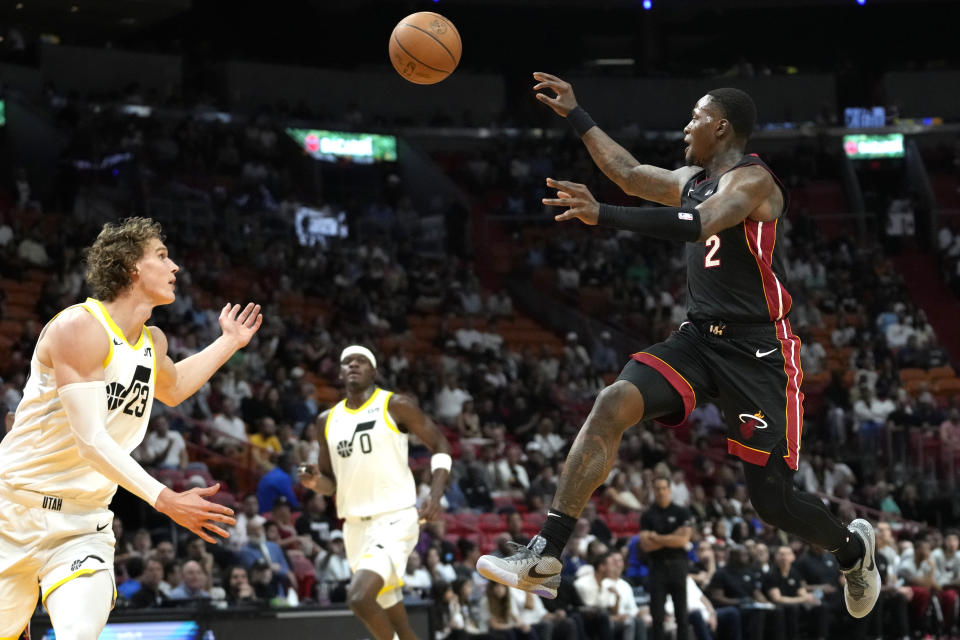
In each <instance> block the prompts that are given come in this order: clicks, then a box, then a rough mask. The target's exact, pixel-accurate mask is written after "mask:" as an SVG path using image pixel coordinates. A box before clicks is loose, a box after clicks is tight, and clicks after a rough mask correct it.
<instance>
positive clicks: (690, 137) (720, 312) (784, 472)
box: [477, 73, 880, 640]
mask: <svg viewBox="0 0 960 640" xmlns="http://www.w3.org/2000/svg"><path fill="white" fill-rule="evenodd" d="M533 77H534V79H536V80H537V82H538V84H536V85H535V86H534V90H535V91H538V92H539V91H542V90H550V91H552V92H554V93H555V94H556V95H554V96H551V95H549V94H547V93H537V99H539V100H540V101H541V102H543V103H545V104H547V105H548V106H550V107H551V108H552V109H553V110H554V111H556V112H557V113H558V114H559V115H561V116H563V117H565V118H567V120H568V122H570V124H571V125H572V126H573V128H574V129H575V130H576V131H577V133H578V134H579V135H580V137H581V139H582V140H583V143H584V144H585V145H586V147H587V150H588V151H589V152H590V155H591V156H592V157H593V159H594V162H596V164H597V166H598V167H600V169H601V170H602V171H603V172H604V173H605V174H606V175H607V177H609V178H610V179H611V180H613V181H614V182H615V183H617V185H618V186H619V187H620V188H621V189H623V191H624V192H626V193H628V194H630V195H634V196H637V197H640V198H643V199H644V200H650V201H654V202H659V203H661V204H663V205H666V206H664V207H642V208H640V207H616V206H610V205H605V204H599V203H598V202H597V201H596V200H595V199H594V197H593V196H592V195H591V193H590V191H589V190H588V189H587V188H586V187H585V186H584V185H582V184H577V183H573V182H565V181H559V180H553V179H551V178H548V179H547V185H548V186H549V187H552V188H555V189H557V191H558V193H557V197H556V198H545V199H544V200H543V202H544V204H547V205H549V206H556V207H566V208H567V210H566V211H564V212H562V213H560V214H559V215H557V216H556V220H558V221H566V220H574V219H578V220H580V221H581V222H583V223H585V224H588V225H598V224H599V225H601V226H607V227H613V228H618V229H629V230H633V231H636V232H638V233H641V234H644V235H648V236H652V237H656V238H662V239H664V240H674V241H685V242H686V243H687V244H686V249H687V251H686V253H687V298H688V317H689V320H688V321H687V322H684V323H683V324H682V325H681V326H680V327H679V328H678V330H677V331H676V332H674V333H673V335H671V336H670V337H669V338H668V339H667V340H665V341H664V342H661V343H659V344H656V345H653V346H651V347H649V348H648V349H645V350H644V351H641V352H638V353H635V354H634V355H633V356H632V358H631V360H630V361H629V362H628V363H627V365H626V366H625V367H624V369H623V372H622V373H621V374H620V377H619V379H618V380H616V381H615V382H614V383H613V384H611V385H610V386H608V387H607V388H606V389H604V390H603V391H602V392H601V393H600V395H599V396H598V397H597V400H596V402H595V403H594V406H593V409H592V411H591V412H590V415H589V416H588V417H587V420H586V422H585V423H584V425H583V428H582V429H581V430H580V433H579V435H578V436H577V438H576V440H575V441H574V443H573V446H572V447H571V449H570V453H569V455H568V457H567V464H566V465H565V466H564V471H563V473H562V474H561V476H560V481H559V486H558V489H557V493H556V496H555V498H554V501H553V505H552V508H551V509H550V511H549V513H548V517H547V520H546V522H545V524H544V527H543V529H542V530H541V532H540V534H539V535H537V536H535V537H534V538H533V540H531V542H530V544H529V545H528V546H527V547H519V548H518V549H517V553H516V554H515V555H513V556H510V557H508V558H496V557H493V556H483V557H482V558H481V559H480V561H479V562H478V564H477V568H478V569H479V571H480V573H482V574H483V575H485V576H486V577H488V578H490V579H492V580H496V581H499V582H503V583H504V584H507V585H509V586H514V587H519V588H522V589H527V590H530V591H535V592H537V593H540V594H541V595H545V596H548V597H549V596H551V595H552V593H551V592H552V591H553V589H552V587H553V584H554V583H555V582H556V579H555V578H554V576H555V575H556V574H558V573H559V571H560V562H559V556H560V553H561V551H562V549H563V547H564V546H565V545H566V542H567V539H568V538H569V536H570V532H571V531H572V529H573V525H574V522H575V519H576V518H577V517H578V516H579V515H580V512H581V511H582V509H583V507H584V505H585V504H586V503H587V501H588V500H589V499H590V496H591V494H592V493H593V491H594V490H595V489H596V488H597V487H598V486H599V485H600V484H601V483H602V482H603V481H604V479H605V478H606V477H607V475H608V474H609V473H610V470H611V469H612V468H613V465H614V463H615V462H616V459H617V449H618V447H619V445H620V439H621V437H622V435H623V432H624V431H625V430H626V429H628V428H629V427H631V426H632V425H634V424H636V423H637V422H639V421H640V420H641V419H661V420H662V421H663V422H665V423H667V424H678V423H680V422H682V421H683V420H684V419H685V418H686V417H687V416H688V415H689V413H690V411H692V410H693V408H694V407H695V406H696V405H697V403H700V402H705V401H710V402H714V403H715V404H717V405H718V406H719V407H720V408H721V409H722V410H723V412H724V415H725V418H726V421H727V424H728V439H727V441H728V447H727V449H728V451H729V452H730V453H732V454H734V455H736V456H738V457H739V458H740V459H741V460H742V461H743V469H744V475H745V477H746V483H747V489H748V491H749V494H750V500H751V502H752V503H753V506H754V508H755V509H756V510H757V513H758V514H759V515H760V517H761V518H763V520H765V521H766V522H768V523H770V524H771V525H774V526H776V527H779V528H780V529H783V530H784V531H787V532H789V533H792V534H795V535H797V536H799V537H801V538H803V539H804V540H808V541H810V542H813V543H815V544H817V545H820V546H822V547H824V548H826V549H830V550H832V552H833V553H834V554H836V556H837V559H838V561H839V564H840V566H841V567H843V568H844V570H845V571H844V573H845V575H846V585H845V588H844V592H845V596H846V604H847V609H848V610H849V611H850V614H851V615H853V616H854V617H858V618H861V617H864V616H866V615H867V614H868V613H870V611H871V610H872V609H873V606H874V603H875V602H876V599H877V596H878V594H879V589H880V575H879V573H878V572H877V570H876V563H875V561H874V549H875V542H874V533H873V527H872V526H871V525H870V523H869V522H867V521H866V520H862V519H857V520H854V521H853V522H852V523H850V525H849V527H845V526H843V524H842V523H841V522H840V521H839V520H837V519H836V518H835V517H834V516H833V515H832V514H831V513H830V511H829V510H828V509H827V508H826V507H825V506H824V505H823V503H822V502H820V500H819V499H817V498H816V497H815V496H812V495H809V494H806V493H802V492H799V491H797V490H796V489H795V488H794V485H793V481H792V480H793V473H794V472H795V471H796V469H797V461H798V456H799V452H800V437H801V432H802V423H803V394H802V393H801V391H800V384H801V382H802V380H803V370H802V368H801V365H800V340H799V339H798V338H797V337H796V335H794V333H793V331H792V330H791V328H790V322H789V320H788V319H787V315H788V313H789V312H790V306H791V298H790V294H789V293H788V291H787V288H786V282H785V281H786V278H785V271H784V268H783V259H782V250H781V249H779V247H780V246H782V242H779V241H778V239H779V238H780V236H782V234H783V229H782V225H780V224H779V219H780V217H781V216H782V215H783V214H784V213H785V212H786V209H787V205H788V202H789V201H788V197H787V192H786V189H785V188H784V187H783V185H782V184H781V183H780V181H779V180H777V178H776V177H775V176H774V175H773V173H772V172H771V171H770V169H769V167H767V165H766V164H764V163H763V161H761V160H760V159H759V158H757V157H756V156H753V155H746V154H745V153H744V148H745V146H746V143H747V140H748V138H749V137H750V134H751V133H752V131H753V126H754V122H755V120H756V107H755V106H754V104H753V100H752V99H751V98H750V96H748V95H747V94H746V93H744V92H743V91H740V90H738V89H729V88H726V89H716V90H713V91H710V92H709V93H707V95H705V96H703V97H702V98H700V99H699V100H698V101H697V103H696V105H695V106H694V108H693V113H692V115H691V118H690V122H689V123H688V124H687V125H686V127H684V130H683V134H684V143H685V144H686V145H687V146H686V150H685V156H686V161H687V166H685V167H683V168H680V169H676V170H674V171H670V170H667V169H661V168H658V167H652V166H649V165H643V164H640V163H639V162H637V160H636V159H635V158H634V157H633V156H632V155H631V154H630V153H629V152H628V151H627V150H626V149H624V148H623V147H621V146H620V145H619V144H617V143H616V142H614V141H613V140H612V139H611V138H610V137H609V136H607V134H605V133H604V132H603V131H602V130H601V129H600V128H599V127H597V126H596V125H595V124H594V122H593V120H592V119H591V118H590V116H589V115H588V114H587V113H586V111H584V110H583V109H582V108H581V107H579V106H578V105H577V101H576V98H575V97H574V93H573V89H572V87H571V86H570V84H569V83H567V82H564V81H563V80H561V79H560V78H557V77H555V76H552V75H549V74H546V73H535V74H534V76H533ZM681 629H682V626H681ZM683 631H685V630H683ZM683 631H681V632H680V633H682V632H683ZM654 633H655V635H654V637H655V638H656V637H660V636H659V634H658V631H657V630H656V629H655V630H654ZM660 633H662V631H661V632H660ZM680 633H678V640H683V637H681V636H680Z"/></svg>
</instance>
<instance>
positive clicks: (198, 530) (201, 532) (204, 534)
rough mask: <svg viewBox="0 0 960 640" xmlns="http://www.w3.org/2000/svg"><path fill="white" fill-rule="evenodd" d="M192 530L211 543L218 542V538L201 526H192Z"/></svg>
mask: <svg viewBox="0 0 960 640" xmlns="http://www.w3.org/2000/svg"><path fill="white" fill-rule="evenodd" d="M190 531H192V532H193V533H195V534H197V535H198V536H199V537H201V538H203V539H204V540H205V541H207V542H209V543H210V544H217V539H216V538H214V537H213V536H211V535H210V534H209V533H207V532H206V531H204V530H203V529H202V528H200V527H196V528H193V527H191V528H190Z"/></svg>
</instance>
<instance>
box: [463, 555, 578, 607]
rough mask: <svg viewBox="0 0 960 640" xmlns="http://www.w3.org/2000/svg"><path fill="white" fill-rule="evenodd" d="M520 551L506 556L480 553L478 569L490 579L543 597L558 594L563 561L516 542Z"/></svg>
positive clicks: (551, 596) (554, 596) (553, 596)
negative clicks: (482, 554) (481, 554)
mask: <svg viewBox="0 0 960 640" xmlns="http://www.w3.org/2000/svg"><path fill="white" fill-rule="evenodd" d="M508 544H511V545H513V546H514V547H516V553H514V554H513V555H512V556H507V557H506V558H500V557H498V556H480V559H479V560H478V561H477V571H478V572H480V575H482V576H483V577H484V578H486V579H487V580H493V581H494V582H499V583H500V584H503V585H506V586H508V587H515V588H517V589H523V590H524V591H531V592H533V593H535V594H537V595H538V596H541V597H543V598H550V599H553V598H556V597H557V587H559V586H560V569H561V568H563V565H562V564H561V563H560V561H559V560H557V559H556V558H554V557H553V556H541V555H540V554H539V553H537V552H536V551H534V550H533V549H530V548H529V547H524V546H522V545H519V544H517V543H515V542H510V543H508Z"/></svg>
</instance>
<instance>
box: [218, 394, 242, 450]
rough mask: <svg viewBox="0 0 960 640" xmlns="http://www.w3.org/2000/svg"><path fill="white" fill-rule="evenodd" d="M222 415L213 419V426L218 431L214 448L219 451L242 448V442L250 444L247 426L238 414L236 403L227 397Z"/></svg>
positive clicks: (219, 414) (222, 407)
mask: <svg viewBox="0 0 960 640" xmlns="http://www.w3.org/2000/svg"><path fill="white" fill-rule="evenodd" d="M220 409H221V410H220V413H217V414H216V415H214V417H213V423H212V426H213V428H214V429H215V430H216V432H217V433H216V436H215V440H214V441H213V447H214V448H215V449H218V450H222V449H226V448H230V449H232V448H234V447H237V446H240V445H239V443H241V442H248V441H249V440H248V438H247V425H246V423H244V421H243V420H242V419H241V418H240V416H238V415H237V414H236V405H235V404H234V401H233V400H232V399H231V398H229V397H227V398H224V399H223V404H222V406H221V407H220Z"/></svg>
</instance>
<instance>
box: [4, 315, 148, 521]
mask: <svg viewBox="0 0 960 640" xmlns="http://www.w3.org/2000/svg"><path fill="white" fill-rule="evenodd" d="M76 306H79V307H83V308H84V309H86V310H87V311H89V312H90V313H91V314H92V315H93V317H95V318H96V319H97V320H99V321H100V324H102V325H103V328H104V330H105V331H106V332H107V337H108V338H109V339H110V353H109V354H108V355H107V358H106V360H104V362H103V377H104V381H105V382H106V385H107V424H106V429H107V433H109V434H110V436H111V437H112V438H113V439H114V440H115V441H116V442H117V444H118V445H120V447H121V448H122V449H123V450H124V451H126V452H127V453H130V452H131V451H133V450H134V449H135V448H136V447H137V446H138V445H139V444H140V443H141V442H142V441H143V436H144V434H145V433H146V430H147V422H148V421H149V419H150V409H151V407H152V406H153V388H154V381H155V378H156V373H155V372H156V353H155V350H154V346H153V338H152V337H151V336H150V332H149V331H148V330H147V328H146V326H144V327H143V328H142V330H141V332H140V339H139V340H138V342H137V343H136V344H134V345H131V344H130V343H128V342H127V340H126V338H125V337H124V335H123V332H122V331H121V330H120V328H119V327H117V325H116V323H115V322H114V321H113V319H112V318H111V317H110V315H109V314H108V313H107V310H106V309H105V308H104V306H103V304H101V303H100V301H99V300H94V299H93V298H87V300H86V301H85V302H83V303H82V304H79V305H76ZM71 308H72V307H71ZM0 481H2V482H4V483H5V484H7V485H8V486H9V487H11V488H14V489H27V490H30V491H36V492H38V493H43V494H45V495H53V496H58V497H61V498H65V499H68V500H76V501H77V502H80V503H83V504H91V505H99V506H102V507H104V508H106V507H107V506H108V505H109V504H110V500H111V499H112V498H113V494H114V493H115V492H116V490H117V483H115V482H113V481H112V480H108V479H107V478H106V477H105V476H103V475H102V474H101V473H100V472H98V471H96V470H95V469H94V468H93V467H91V466H90V464H89V463H88V462H87V461H86V460H84V459H83V458H81V457H80V454H79V453H78V451H77V444H76V440H75V439H74V437H73V433H72V432H71V431H70V424H69V422H68V421H67V414H66V411H64V408H63V405H62V404H61V403H60V396H59V395H58V394H57V381H56V378H55V376H54V372H53V369H52V368H50V367H48V366H46V365H44V364H43V363H41V362H40V360H39V359H38V358H37V351H36V349H34V352H33V358H32V359H31V361H30V377H29V378H27V383H26V386H25V387H24V390H23V399H22V400H21V401H20V405H19V406H18V407H17V412H16V417H15V419H14V423H13V428H12V429H11V430H10V433H8V434H7V436H6V437H5V438H4V439H3V441H2V442H0Z"/></svg>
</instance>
